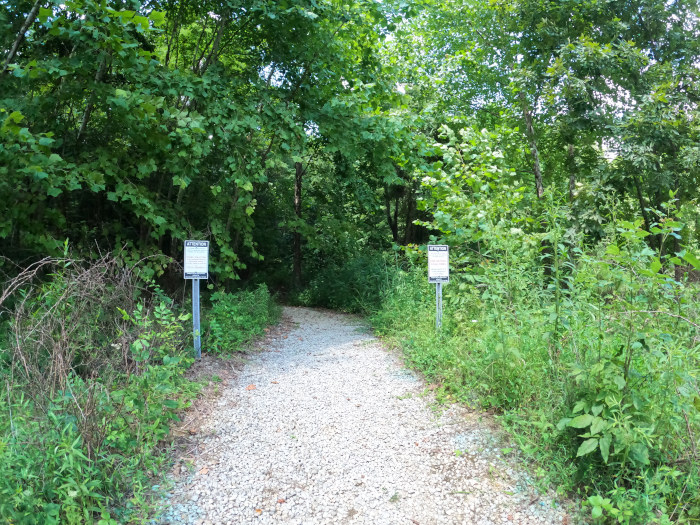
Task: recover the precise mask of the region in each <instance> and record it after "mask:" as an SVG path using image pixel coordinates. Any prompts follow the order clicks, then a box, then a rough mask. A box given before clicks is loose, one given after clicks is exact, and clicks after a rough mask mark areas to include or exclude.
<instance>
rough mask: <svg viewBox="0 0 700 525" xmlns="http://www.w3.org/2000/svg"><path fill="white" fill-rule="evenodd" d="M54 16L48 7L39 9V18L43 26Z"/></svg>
mask: <svg viewBox="0 0 700 525" xmlns="http://www.w3.org/2000/svg"><path fill="white" fill-rule="evenodd" d="M52 14H53V11H52V10H51V9H49V8H48V7H40V8H39V14H38V15H37V18H38V19H39V22H41V23H42V24H43V23H44V22H46V21H47V20H48V19H49V17H50V16H51V15H52Z"/></svg>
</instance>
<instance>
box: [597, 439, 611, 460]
mask: <svg viewBox="0 0 700 525" xmlns="http://www.w3.org/2000/svg"><path fill="white" fill-rule="evenodd" d="M611 441H612V437H611V436H610V434H605V435H604V436H603V437H602V438H600V442H599V445H600V455H601V456H602V457H603V461H605V463H606V464H607V462H608V457H610V442H611Z"/></svg>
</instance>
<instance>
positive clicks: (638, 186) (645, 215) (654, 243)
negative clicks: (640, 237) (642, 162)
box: [632, 175, 658, 248]
mask: <svg viewBox="0 0 700 525" xmlns="http://www.w3.org/2000/svg"><path fill="white" fill-rule="evenodd" d="M632 180H633V181H634V189H635V190H636V192H637V201H638V202H639V208H640V209H641V211H642V218H643V219H644V227H645V229H646V230H647V231H649V229H650V228H651V219H650V218H649V212H648V211H647V206H646V203H645V202H644V195H643V194H642V186H641V184H640V183H639V179H638V178H637V176H636V175H632ZM649 240H650V244H651V247H652V248H655V247H656V246H658V242H657V237H656V235H650V236H649Z"/></svg>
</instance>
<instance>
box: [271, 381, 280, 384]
mask: <svg viewBox="0 0 700 525" xmlns="http://www.w3.org/2000/svg"><path fill="white" fill-rule="evenodd" d="M270 383H272V384H273V385H279V381H270Z"/></svg>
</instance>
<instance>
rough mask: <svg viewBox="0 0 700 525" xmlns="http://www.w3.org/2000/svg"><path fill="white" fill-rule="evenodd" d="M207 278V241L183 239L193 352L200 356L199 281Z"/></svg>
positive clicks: (197, 356)
mask: <svg viewBox="0 0 700 525" xmlns="http://www.w3.org/2000/svg"><path fill="white" fill-rule="evenodd" d="M208 278H209V241H185V279H192V333H193V335H194V354H195V357H196V358H197V359H201V358H202V339H201V330H200V327H199V281H200V279H208Z"/></svg>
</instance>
